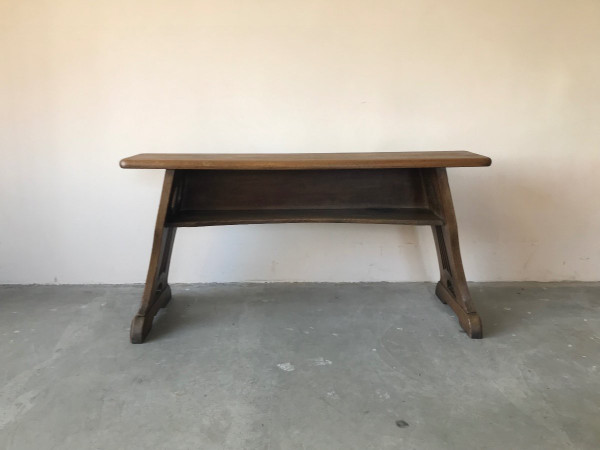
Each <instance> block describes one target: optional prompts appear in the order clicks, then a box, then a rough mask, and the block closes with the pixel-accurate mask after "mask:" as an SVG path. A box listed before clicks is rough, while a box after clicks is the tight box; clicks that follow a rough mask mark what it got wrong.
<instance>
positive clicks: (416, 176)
mask: <svg viewBox="0 0 600 450" xmlns="http://www.w3.org/2000/svg"><path fill="white" fill-rule="evenodd" d="M430 153H436V156H435V158H433V157H431V156H428V155H427V153H418V154H416V153H410V154H401V153H395V154H392V155H395V156H394V157H393V158H392V159H378V157H377V156H375V157H374V159H373V160H366V159H365V158H366V157H365V156H364V155H382V154H381V153H376V154H356V153H352V154H336V157H337V159H336V162H335V163H334V164H333V165H334V167H335V168H331V167H325V166H323V165H324V164H326V163H327V161H328V160H327V158H325V157H324V156H323V155H322V154H312V156H314V159H312V160H311V159H309V158H308V159H307V155H310V154H303V155H277V156H276V157H273V155H245V156H244V157H240V158H239V159H237V160H236V159H235V158H233V156H234V155H225V156H227V158H224V155H187V156H185V155H171V158H170V159H169V158H166V156H165V155H162V154H160V155H157V157H156V159H155V160H154V161H153V162H152V157H151V155H138V156H136V157H132V158H126V159H124V160H123V161H122V162H121V165H122V166H124V167H134V166H133V165H129V163H125V164H124V162H125V161H137V162H136V164H137V163H140V161H143V166H144V167H153V168H160V167H163V168H165V166H166V167H167V170H166V172H165V179H164V184H163V190H162V194H161V199H160V203H159V208H158V214H157V219H156V228H155V233H154V243H153V246H152V253H151V257H150V265H149V268H148V276H147V278H146V286H145V289H144V294H143V297H142V302H141V305H140V309H139V311H138V313H137V314H136V316H135V317H134V319H133V321H132V324H131V342H133V343H141V342H143V341H144V340H145V338H146V336H147V335H148V332H149V331H150V328H151V327H152V320H153V318H154V316H155V315H156V313H157V312H158V311H159V309H160V308H161V307H164V306H166V304H167V303H168V302H169V300H170V298H171V289H170V287H169V284H168V273H169V264H170V258H171V252H172V249H173V242H174V239H175V232H176V229H177V227H198V226H214V225H238V224H259V223H293V222H298V223H304V222H313V223H324V222H346V223H381V224H405V225H428V226H431V227H432V229H433V234H434V239H435V242H436V248H437V253H438V261H439V266H440V281H439V283H438V284H437V287H436V295H437V296H438V297H439V298H440V300H441V301H442V302H443V303H447V304H448V305H449V306H450V307H451V308H452V309H453V310H454V312H455V313H456V315H457V317H458V320H459V323H460V325H461V326H462V327H463V329H464V330H465V331H466V332H467V334H468V335H469V336H470V337H472V338H481V337H482V330H481V320H480V318H479V316H478V314H477V312H476V311H475V308H474V306H473V304H472V301H471V297H470V294H469V289H468V286H467V282H466V278H465V274H464V270H463V266H462V260H461V255H460V248H459V242H458V227H457V224H456V217H455V213H454V207H453V204H452V197H451V194H450V186H449V184H448V177H447V174H446V168H445V167H454V166H453V165H452V164H455V165H458V164H459V161H460V164H467V163H466V161H469V164H472V165H489V164H490V163H491V161H490V160H489V158H486V157H484V156H480V155H475V154H472V153H469V152H430ZM440 153H445V155H440ZM457 153H460V155H457ZM465 154H466V155H465ZM340 155H346V160H345V162H344V160H343V159H340ZM356 155H363V156H361V157H360V158H357V157H356ZM386 155H390V154H386ZM400 155H402V156H400ZM469 155H470V156H469ZM140 156H143V159H140V158H139V157H140ZM283 156H285V158H283ZM465 158H467V159H466V160H465ZM173 161H174V162H175V164H174V165H172V164H173ZM207 161H210V164H212V166H211V167H209V166H207V165H205V164H206V162H207ZM373 161H375V162H373ZM424 161H425V162H424ZM433 161H436V162H435V164H434V163H433ZM474 161H478V162H479V164H475V163H474ZM383 162H385V164H386V165H383V166H381V167H379V166H377V164H382V163H383ZM442 162H443V163H444V164H446V165H445V166H438V165H437V164H441V163H442ZM346 163H348V164H349V166H348V167H344V165H345V164H346ZM140 164H142V163H140ZM199 164H200V165H199ZM431 164H434V165H431ZM390 165H391V166H390ZM338 166H340V167H343V168H339V167H338ZM182 167H186V168H182ZM191 167H193V168H194V169H192V168H191ZM215 167H218V168H215ZM242 168H243V169H242Z"/></svg>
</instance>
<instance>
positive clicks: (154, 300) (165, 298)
mask: <svg viewBox="0 0 600 450" xmlns="http://www.w3.org/2000/svg"><path fill="white" fill-rule="evenodd" d="M175 179H176V176H175V171H174V170H167V171H165V179H164V182H163V188H162V193H161V196H160V202H159V206H158V214H157V217H156V227H155V229H154V242H153V244H152V253H151V254H150V266H149V267H148V275H147V277H146V285H145V287H144V294H143V295H142V303H141V305H140V309H139V310H138V312H137V314H136V315H135V317H134V318H133V320H132V322H131V329H130V337H131V342H132V343H133V344H141V343H142V342H144V339H146V336H147V335H148V332H149V331H150V328H152V321H153V319H154V316H155V315H156V313H157V312H158V310H159V309H160V308H163V307H165V306H167V303H169V301H170V300H171V287H170V286H169V283H168V280H167V278H168V276H169V266H170V264H171V253H172V251H173V242H174V241H175V232H176V231H177V228H176V227H172V226H169V225H167V224H166V218H167V213H168V212H169V209H170V208H171V207H172V193H173V192H174V190H173V186H174V181H175Z"/></svg>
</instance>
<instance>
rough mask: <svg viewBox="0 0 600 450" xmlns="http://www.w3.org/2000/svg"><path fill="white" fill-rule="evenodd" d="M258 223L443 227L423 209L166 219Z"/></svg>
mask: <svg viewBox="0 0 600 450" xmlns="http://www.w3.org/2000/svg"><path fill="white" fill-rule="evenodd" d="M260 223H378V224H401V225H443V224H444V221H443V219H442V218H441V217H439V216H437V215H436V214H435V213H434V212H433V211H431V210H429V209H425V208H397V209H392V208H367V209H263V210H204V211H202V210H200V211H181V212H178V213H176V214H174V215H171V216H170V217H169V218H168V219H167V226H177V227H202V226H212V225H242V224H246V225H248V224H260Z"/></svg>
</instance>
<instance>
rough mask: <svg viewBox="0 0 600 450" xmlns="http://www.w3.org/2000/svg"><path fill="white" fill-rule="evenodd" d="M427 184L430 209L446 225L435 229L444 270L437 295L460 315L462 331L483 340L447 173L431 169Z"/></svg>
mask: <svg viewBox="0 0 600 450" xmlns="http://www.w3.org/2000/svg"><path fill="white" fill-rule="evenodd" d="M428 173H429V176H428V178H429V179H428V180H426V181H428V183H426V186H428V188H427V194H428V198H429V202H430V207H432V209H434V211H436V212H437V213H438V214H439V215H440V216H441V217H443V219H444V222H445V224H444V225H436V226H433V227H432V230H433V237H434V239H435V246H436V249H437V255H438V262H439V266H440V281H439V282H438V284H437V286H436V289H435V294H436V295H437V296H438V298H439V299H440V300H441V301H442V303H445V304H448V305H449V306H450V307H451V308H452V310H453V311H454V312H455V313H456V316H457V317H458V321H459V323H460V325H461V327H462V328H463V329H464V330H465V331H466V333H467V334H468V335H469V337H471V338H473V339H481V338H482V337H483V331H482V325H481V319H480V317H479V314H477V312H476V311H475V307H474V306H473V302H472V300H471V294H470V293H469V288H468V286H467V280H466V278H465V272H464V269H463V264H462V258H461V256H460V247H459V243H458V226H457V224H456V215H455V213H454V206H453V203H452V196H451V195H450V185H449V184H448V176H447V174H446V169H430V170H429V171H428Z"/></svg>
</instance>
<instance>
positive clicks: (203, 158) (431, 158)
mask: <svg viewBox="0 0 600 450" xmlns="http://www.w3.org/2000/svg"><path fill="white" fill-rule="evenodd" d="M491 163H492V160H491V159H490V158H488V157H487V156H482V155H478V154H476V153H471V152H466V151H445V152H396V153H387V152H385V153H141V154H139V155H135V156H130V157H129V158H125V159H123V160H121V163H120V165H121V167H122V168H124V169H191V170H202V169H205V170H206V169H216V170H308V169H397V168H419V167H478V166H489V165H490V164H491Z"/></svg>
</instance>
